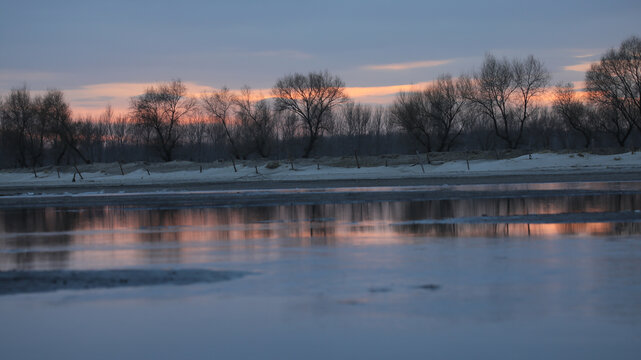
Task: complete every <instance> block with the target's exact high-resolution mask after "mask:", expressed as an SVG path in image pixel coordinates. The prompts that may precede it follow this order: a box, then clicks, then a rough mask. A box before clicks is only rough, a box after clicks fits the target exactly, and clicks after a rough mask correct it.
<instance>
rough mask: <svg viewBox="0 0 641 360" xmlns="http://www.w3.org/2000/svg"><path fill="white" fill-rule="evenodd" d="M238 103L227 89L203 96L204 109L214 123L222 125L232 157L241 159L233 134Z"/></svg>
mask: <svg viewBox="0 0 641 360" xmlns="http://www.w3.org/2000/svg"><path fill="white" fill-rule="evenodd" d="M235 103H236V96H235V95H234V94H233V93H232V92H231V91H230V90H229V89H228V88H227V87H223V88H222V89H220V90H215V91H212V92H209V93H205V94H203V95H202V96H201V104H202V109H203V110H204V111H205V113H206V114H208V115H209V116H210V117H211V118H212V119H213V120H214V122H217V123H219V124H221V125H222V127H223V129H224V131H225V135H226V136H227V141H229V146H230V150H231V153H232V155H233V156H234V157H235V158H237V159H238V158H240V151H239V147H238V144H237V142H236V135H235V134H233V128H232V126H233V119H232V116H233V109H232V107H233V106H234V104H235Z"/></svg>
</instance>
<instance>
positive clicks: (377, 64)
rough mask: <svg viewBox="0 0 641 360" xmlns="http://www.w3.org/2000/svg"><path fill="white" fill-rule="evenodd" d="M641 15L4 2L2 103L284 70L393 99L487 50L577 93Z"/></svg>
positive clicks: (571, 6) (363, 96) (100, 105)
mask: <svg viewBox="0 0 641 360" xmlns="http://www.w3.org/2000/svg"><path fill="white" fill-rule="evenodd" d="M640 18H641V2H640V1H638V0H636V1H625V0H611V1H608V2H606V1H603V0H598V1H595V0H580V1H579V0H569V1H564V0H554V1H552V0H539V1H536V2H534V1H527V2H526V1H514V0H513V1H507V0H486V1H478V0H464V1H456V0H449V1H443V2H434V1H418V0H417V1H409V0H396V1H389V0H386V1H379V0H370V1H360V0H359V1H356V0H342V1H334V0H327V1H319V0H317V1H313V2H307V1H289V0H287V1H279V0H273V1H249V0H235V1H204V0H203V1H198V0H182V1H176V0H174V1H164V0H157V1H136V0H128V1H120V0H109V1H106V0H103V1H90V0H84V1H75V0H66V1H62V0H57V1H54V0H48V1H40V0H34V1H31V0H22V1H17V0H0V94H7V93H8V92H9V91H10V89H12V88H16V87H21V86H23V85H26V86H27V88H29V89H30V90H32V91H33V92H36V93H37V92H38V91H42V90H45V89H52V88H56V89H61V90H63V91H64V92H65V96H66V98H67V100H68V101H69V102H70V103H71V105H72V109H73V110H74V114H76V115H78V114H97V113H99V112H100V111H102V110H104V108H105V106H106V105H107V104H110V105H112V107H114V109H115V110H116V111H126V110H127V106H128V101H129V98H130V97H131V96H135V95H139V94H141V93H142V92H143V91H144V89H145V88H147V87H148V86H150V85H153V84H154V83H158V82H166V81H171V80H174V79H180V80H182V81H183V82H185V83H186V84H187V85H188V87H189V90H190V92H191V93H193V94H198V93H200V92H202V91H205V90H210V89H214V88H220V87H222V86H227V87H229V88H232V89H240V88H241V87H242V86H244V85H247V86H250V87H251V88H254V89H257V90H258V91H260V92H262V93H264V95H268V94H269V89H270V88H271V87H272V86H273V84H274V83H275V82H276V80H277V79H278V78H279V77H282V76H283V75H286V74H290V73H294V72H301V73H307V72H310V71H320V70H328V71H329V72H330V73H332V74H335V75H338V76H339V77H340V78H341V79H343V81H344V82H345V83H346V86H347V90H348V93H349V94H350V95H352V97H354V99H355V100H356V101H360V102H365V103H389V102H391V101H392V100H393V99H394V95H395V93H396V92H398V91H400V90H410V89H414V88H417V87H421V86H424V85H425V84H426V83H428V82H429V81H432V80H434V79H436V78H437V77H438V76H439V75H441V74H445V73H448V74H451V75H452V76H455V77H456V76H458V75H460V74H461V73H464V72H470V71H473V70H474V69H475V68H478V67H479V66H480V64H481V63H482V61H483V57H484V56H485V54H487V53H492V54H495V55H497V56H500V57H503V56H506V57H509V58H512V57H525V56H527V55H529V54H533V55H534V56H535V57H537V58H539V59H541V60H542V61H543V62H544V63H545V64H546V67H547V69H548V70H549V71H550V73H551V74H552V78H553V82H554V83H558V82H561V81H563V82H568V81H571V82H576V83H577V85H578V86H580V82H581V81H582V80H583V78H584V71H585V70H586V69H587V67H588V66H589V64H590V63H591V62H593V61H596V60H598V59H599V58H600V56H601V54H603V53H604V52H605V51H606V50H608V49H609V48H612V47H617V46H618V45H619V44H620V43H621V42H622V41H623V40H624V39H626V38H628V37H630V36H632V35H637V36H641V21H639V19H640Z"/></svg>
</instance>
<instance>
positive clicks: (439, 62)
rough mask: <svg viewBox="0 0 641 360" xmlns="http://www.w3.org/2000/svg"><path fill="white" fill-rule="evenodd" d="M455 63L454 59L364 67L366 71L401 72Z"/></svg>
mask: <svg viewBox="0 0 641 360" xmlns="http://www.w3.org/2000/svg"><path fill="white" fill-rule="evenodd" d="M453 61H454V60H453V59H448V60H425V61H413V62H404V63H395V64H382V65H367V66H364V67H363V68H364V69H366V70H386V71H399V70H410V69H418V68H428V67H436V66H441V65H445V64H449V63H451V62H453Z"/></svg>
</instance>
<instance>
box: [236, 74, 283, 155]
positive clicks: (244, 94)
mask: <svg viewBox="0 0 641 360" xmlns="http://www.w3.org/2000/svg"><path fill="white" fill-rule="evenodd" d="M252 97H253V95H252V91H251V89H250V88H249V87H243V88H242V89H241V92H240V96H238V97H236V99H235V100H236V108H237V111H236V117H237V118H238V120H239V121H240V124H241V126H242V129H241V133H242V134H243V137H244V138H245V141H246V142H247V143H248V144H249V146H250V149H251V151H256V152H258V154H259V155H260V156H262V157H267V156H269V154H270V151H271V145H272V142H273V139H274V133H275V119H274V116H273V115H272V111H271V107H270V105H269V103H268V102H267V101H266V100H260V101H254V100H253V98H252Z"/></svg>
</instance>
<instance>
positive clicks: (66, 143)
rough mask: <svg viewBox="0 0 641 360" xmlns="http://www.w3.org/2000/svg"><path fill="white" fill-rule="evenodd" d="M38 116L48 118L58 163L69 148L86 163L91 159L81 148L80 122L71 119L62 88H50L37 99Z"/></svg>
mask: <svg viewBox="0 0 641 360" xmlns="http://www.w3.org/2000/svg"><path fill="white" fill-rule="evenodd" d="M36 107H37V109H38V110H37V111H38V116H39V117H40V118H41V119H46V120H43V121H46V122H47V124H49V129H50V131H49V132H50V134H51V137H52V138H53V141H54V147H57V148H58V155H57V156H56V164H58V163H60V161H61V160H62V158H63V157H64V156H65V154H66V153H67V151H68V150H70V151H71V152H72V153H73V154H74V155H75V156H78V157H79V158H80V159H81V160H82V161H83V162H85V163H86V164H89V163H91V160H90V159H89V158H88V157H87V156H86V155H85V154H84V153H83V152H82V151H81V150H80V146H79V144H78V141H79V139H80V134H81V132H80V129H79V127H78V123H77V122H74V121H72V119H71V109H70V108H69V104H67V102H66V101H65V99H64V94H63V93H62V91H60V90H49V91H47V93H46V94H45V95H44V96H42V97H38V98H37V99H36Z"/></svg>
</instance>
